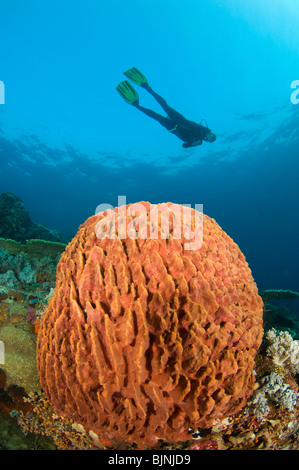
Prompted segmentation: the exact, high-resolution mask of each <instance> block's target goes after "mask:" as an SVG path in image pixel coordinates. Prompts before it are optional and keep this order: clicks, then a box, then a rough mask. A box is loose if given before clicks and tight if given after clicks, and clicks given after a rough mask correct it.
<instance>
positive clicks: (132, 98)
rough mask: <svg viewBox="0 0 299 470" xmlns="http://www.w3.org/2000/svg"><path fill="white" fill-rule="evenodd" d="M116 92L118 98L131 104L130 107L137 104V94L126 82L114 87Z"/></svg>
mask: <svg viewBox="0 0 299 470" xmlns="http://www.w3.org/2000/svg"><path fill="white" fill-rule="evenodd" d="M116 91H118V93H119V94H120V96H121V97H122V98H123V99H124V100H125V101H126V102H127V103H129V104H132V105H136V104H139V96H138V93H137V91H136V90H135V88H134V87H133V86H132V85H131V83H130V82H129V81H128V80H125V81H124V82H120V83H119V84H118V85H117V87H116Z"/></svg>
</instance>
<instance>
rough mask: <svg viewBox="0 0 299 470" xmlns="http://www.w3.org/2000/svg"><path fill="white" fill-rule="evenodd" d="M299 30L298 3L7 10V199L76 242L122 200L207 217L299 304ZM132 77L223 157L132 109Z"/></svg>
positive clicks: (178, 0) (195, 1)
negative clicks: (298, 296) (120, 88)
mask: <svg viewBox="0 0 299 470" xmlns="http://www.w3.org/2000/svg"><path fill="white" fill-rule="evenodd" d="M298 29H299V5H298V2H297V0H272V1H270V0H263V1H260V0H243V1H240V0H225V1H216V0H184V1H183V0H143V1H142V2H140V1H136V0H127V1H126V2H122V1H120V0H109V2H104V1H96V0H86V1H85V2H84V3H82V2H79V1H76V0H72V1H70V0H61V1H58V0H52V1H44V2H39V1H37V0H27V1H26V2H23V1H21V0H11V1H10V2H3V4H2V5H1V16H0V44H1V65H0V80H1V81H2V83H3V84H4V86H5V104H1V105H0V192H4V191H11V192H14V193H15V194H17V195H18V196H20V197H21V198H22V199H23V201H24V203H25V205H26V208H27V209H28V211H29V213H30V216H31V219H32V220H33V221H34V222H36V223H41V224H44V225H46V226H48V227H50V228H55V229H57V230H59V231H60V232H62V233H63V234H64V235H65V237H67V238H71V237H72V236H74V235H75V233H76V231H77V229H78V227H79V225H80V224H81V223H83V222H84V221H85V220H86V219H87V218H88V217H89V216H91V215H93V214H94V212H95V209H96V207H97V206H98V205H99V204H102V203H109V204H111V205H113V206H117V205H118V196H120V195H124V196H126V198H127V203H129V202H137V201H142V200H146V201H150V202H152V203H157V202H167V201H171V202H175V203H184V204H191V205H192V206H193V207H194V205H195V204H203V210H204V212H205V213H206V214H207V215H209V216H210V217H213V218H215V219H216V221H217V222H218V223H219V224H220V226H221V227H222V228H223V229H224V230H225V231H226V232H227V233H228V234H229V235H230V236H231V237H232V238H233V239H234V240H235V241H236V243H238V245H239V246H240V249H241V250H242V251H243V253H244V254H245V256H246V258H247V261H248V263H249V265H250V267H251V269H252V272H253V276H254V278H255V280H256V282H257V284H258V287H259V288H260V289H278V288H280V289H293V290H297V291H298V290H299V276H298V265H299V255H298V239H299V222H298V201H299V185H298V179H299V178H298V176H299V172H298V170H299V163H298V157H299V128H298V111H299V104H298V105H296V104H295V102H294V99H293V100H291V96H292V93H293V97H294V93H295V92H296V90H295V89H292V88H291V84H292V83H293V82H294V81H295V80H299V71H298V49H299V35H298ZM132 66H136V67H138V68H139V69H140V70H142V72H143V73H144V74H145V75H146V76H147V78H148V81H149V83H150V85H151V86H152V88H153V89H154V90H155V91H156V92H157V93H159V94H161V95H162V96H163V97H164V98H165V99H166V101H167V102H168V103H169V104H170V105H171V106H172V107H174V108H175V109H176V110H177V111H179V112H180V113H182V114H183V115H184V116H185V117H186V118H188V119H190V120H193V121H196V122H200V120H201V119H206V120H207V122H208V125H209V127H210V128H211V129H212V130H213V132H215V133H216V134H217V140H216V142H214V143H212V144H210V143H204V144H203V145H202V146H199V147H194V148H191V149H184V148H182V145H181V144H182V141H180V140H179V139H178V138H177V137H176V136H174V135H172V134H171V133H169V132H167V131H166V130H165V129H164V128H163V127H162V126H160V125H159V124H158V123H157V122H155V121H154V120H152V119H150V118H149V117H147V116H145V115H144V114H142V113H141V112H139V111H138V110H137V109H135V108H134V107H132V106H130V105H128V104H126V103H125V102H124V101H123V100H122V99H121V97H120V96H119V95H118V94H117V93H116V91H115V88H116V86H117V84H118V83H119V82H120V81H122V80H124V79H125V77H124V76H123V74H122V73H123V72H124V71H125V70H127V69H128V68H130V67H132ZM138 92H139V96H140V104H141V105H143V106H146V107H149V108H151V109H154V110H155V111H157V112H162V110H161V109H160V108H159V105H158V104H157V103H156V102H155V101H154V99H153V98H152V97H151V96H150V95H149V94H147V92H146V91H145V90H143V89H140V88H138ZM296 96H298V97H299V93H298V95H296ZM292 101H293V102H292Z"/></svg>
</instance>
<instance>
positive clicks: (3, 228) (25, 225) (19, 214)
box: [0, 192, 64, 243]
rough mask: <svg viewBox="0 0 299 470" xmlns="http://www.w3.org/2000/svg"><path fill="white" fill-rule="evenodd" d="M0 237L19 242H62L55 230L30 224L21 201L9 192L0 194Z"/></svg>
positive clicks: (60, 236) (30, 221)
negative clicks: (29, 240)
mask: <svg viewBox="0 0 299 470" xmlns="http://www.w3.org/2000/svg"><path fill="white" fill-rule="evenodd" d="M0 237H2V238H12V239H13V240H16V241H20V242H26V240H28V239H36V238H38V239H41V240H49V241H53V242H62V243H63V242H64V240H63V237H62V235H60V234H59V233H58V232H57V231H56V230H50V229H49V228H47V227H44V226H43V225H40V224H35V223H34V222H32V220H31V219H30V216H29V213H28V211H27V210H26V208H25V205H24V203H23V201H22V199H21V198H20V197H19V196H17V195H16V194H13V193H10V192H7V193H1V194H0Z"/></svg>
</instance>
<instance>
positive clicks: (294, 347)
mask: <svg viewBox="0 0 299 470" xmlns="http://www.w3.org/2000/svg"><path fill="white" fill-rule="evenodd" d="M266 339H267V341H268V343H269V347H268V349H267V354H268V356H270V357H271V359H272V360H273V362H274V363H275V364H276V365H277V366H280V367H283V368H289V369H290V370H291V371H292V372H293V373H299V341H298V340H294V339H293V338H292V336H291V335H290V333H289V332H287V331H280V332H277V331H276V330H275V328H272V329H271V330H269V331H267V333H266Z"/></svg>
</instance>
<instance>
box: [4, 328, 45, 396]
mask: <svg viewBox="0 0 299 470" xmlns="http://www.w3.org/2000/svg"><path fill="white" fill-rule="evenodd" d="M0 341H2V342H3V344H4V364H1V365H0V368H1V369H3V370H4V371H5V372H6V387H9V386H11V385H18V386H19V387H23V388H24V389H25V390H26V392H27V393H29V392H33V391H38V390H40V383H39V379H38V372H37V367H36V358H35V350H36V341H35V340H34V337H33V335H32V334H30V333H29V332H28V331H24V330H22V329H21V328H18V327H17V326H14V325H12V324H9V325H4V326H2V327H1V328H0Z"/></svg>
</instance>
